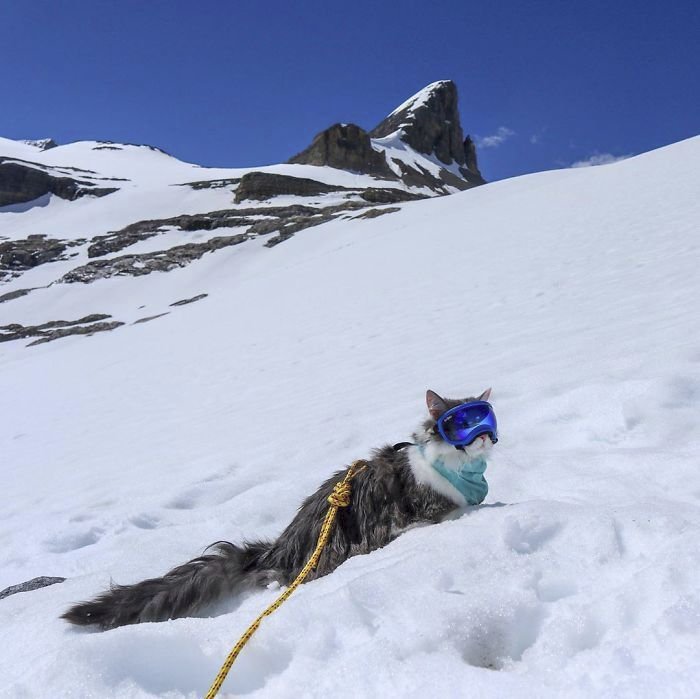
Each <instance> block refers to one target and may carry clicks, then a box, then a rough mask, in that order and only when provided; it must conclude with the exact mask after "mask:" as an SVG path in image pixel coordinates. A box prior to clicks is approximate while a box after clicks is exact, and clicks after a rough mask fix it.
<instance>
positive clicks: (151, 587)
mask: <svg viewBox="0 0 700 699" xmlns="http://www.w3.org/2000/svg"><path fill="white" fill-rule="evenodd" d="M490 393H491V389H488V390H487V391H485V392H484V393H482V394H481V395H480V396H479V397H478V398H464V399H462V400H451V399H444V398H441V397H440V396H439V395H438V394H437V393H435V392H433V391H428V392H427V394H426V403H427V406H428V412H429V413H430V418H429V419H427V420H426V421H425V422H424V423H423V425H422V426H421V427H420V428H419V429H418V430H417V431H416V432H415V433H414V434H413V443H404V444H403V445H396V446H395V447H392V446H388V445H387V446H384V447H381V448H379V449H377V450H375V451H374V453H373V455H372V458H371V459H368V460H367V464H368V466H367V468H365V470H364V471H362V472H361V473H358V475H357V476H356V477H355V479H354V480H353V482H352V501H351V503H350V506H349V507H345V508H341V509H340V510H339V512H338V517H337V520H336V525H335V528H334V529H333V532H332V534H331V537H330V539H329V541H328V544H327V546H326V548H325V549H324V551H323V554H322V555H321V558H320V560H319V563H318V566H317V567H316V569H315V570H314V571H312V572H311V573H310V575H309V577H308V578H307V580H313V579H314V578H318V577H320V576H322V575H327V574H328V573H330V572H332V571H333V570H335V569H336V568H337V567H338V566H339V565H340V564H341V563H343V561H345V560H346V559H348V558H349V557H350V556H356V555H358V554H361V553H369V552H370V551H374V550H375V549H378V548H381V547H382V546H385V545H386V544H388V543H389V542H390V541H392V540H393V539H395V538H396V537H397V536H399V534H400V533H401V532H402V531H404V530H405V529H407V528H408V527H410V526H411V525H415V524H419V523H436V522H440V521H441V520H442V519H443V518H444V517H445V516H446V515H448V514H449V513H450V512H452V511H454V510H455V509H456V508H459V507H464V506H465V505H477V504H479V503H480V502H481V501H482V500H483V499H484V497H485V495H486V492H487V490H488V486H487V485H486V481H485V480H484V478H483V470H484V468H485V465H486V464H485V456H486V455H487V454H488V451H489V449H490V448H491V446H492V444H491V440H490V439H489V437H487V436H486V435H482V436H481V437H478V438H477V439H476V440H475V441H474V442H473V443H472V444H470V445H468V446H465V447H462V448H459V449H455V447H454V446H451V445H450V444H448V443H447V442H445V441H444V440H443V439H442V437H441V436H440V434H439V432H438V430H437V427H436V421H437V419H438V418H439V417H440V415H442V413H444V412H445V411H446V410H449V409H450V408H452V407H455V406H457V405H459V404H460V403H464V402H467V401H472V400H488V398H489V396H490ZM438 464H439V466H440V469H441V470H442V474H445V475H442V474H441V472H440V470H438V469H437V465H438ZM470 464H476V468H475V470H474V473H473V480H474V484H475V487H476V489H475V490H473V491H470V494H468V495H464V494H463V493H462V492H461V491H460V490H458V489H457V487H456V486H454V485H453V484H452V483H451V482H450V478H448V477H446V476H452V475H453V474H451V473H447V472H446V470H447V471H452V472H453V473H462V474H464V473H465V472H466V473H467V477H468V478H469V477H471V476H470V474H469V466H470ZM344 474H345V471H344V470H343V471H339V472H337V473H336V474H334V475H333V476H332V477H331V478H329V479H328V480H327V481H326V482H325V483H323V485H321V487H320V488H319V489H318V490H317V491H316V492H315V493H314V494H313V495H311V496H309V497H308V498H307V499H306V500H305V501H304V502H303V504H302V506H301V507H300V509H299V511H298V512H297V514H296V516H295V517H294V519H293V520H292V521H291V523H290V524H289V525H288V526H287V528H286V529H285V530H284V531H283V532H282V533H281V534H280V536H279V537H278V538H277V539H276V540H274V541H255V542H245V543H242V544H241V545H235V544H231V543H229V542H217V543H216V544H213V545H212V546H211V547H210V548H213V549H214V552H213V553H208V554H205V555H203V556H200V557H199V558H195V559H193V560H191V561H189V562H187V563H185V564H183V565H181V566H178V567H177V568H173V569H172V570H171V571H170V572H168V573H166V574H165V575H164V576H163V577H161V578H152V579H149V580H144V581H142V582H139V583H136V584H135V585H113V586H112V587H111V589H110V590H108V591H106V592H104V593H102V594H101V595H99V596H98V597H97V598H95V599H94V600H92V601H90V602H82V603H79V604H76V605H75V606H73V607H71V608H70V609H69V610H68V611H66V613H65V614H63V616H62V618H63V619H66V620H67V621H69V622H71V623H72V624H79V625H82V626H89V625H95V626H98V627H100V628H101V629H111V628H114V627H117V626H123V625H125V624H136V623H139V622H144V621H164V620H166V619H173V618H177V617H183V616H192V615H194V614H197V613H201V612H202V611H203V610H204V609H206V608H207V607H209V606H211V605H213V604H214V603H216V602H217V601H219V600H221V599H223V598H224V597H226V596H229V595H234V594H236V593H240V592H242V591H244V590H248V589H251V588H256V587H265V586H266V585H268V584H270V583H271V582H274V581H276V582H278V583H279V584H280V585H288V584H289V583H290V582H291V581H292V580H294V578H295V577H296V576H297V574H298V573H299V571H300V570H301V569H302V568H303V567H304V565H305V564H306V562H307V560H308V559H309V557H310V555H311V553H312V551H313V549H314V547H315V545H316V541H317V539H318V535H319V530H320V526H321V522H322V520H323V517H324V515H325V513H326V510H327V509H328V503H327V498H328V496H329V495H330V493H331V491H332V489H333V486H334V485H335V484H336V483H337V482H338V481H339V480H341V479H342V477H343V476H344Z"/></svg>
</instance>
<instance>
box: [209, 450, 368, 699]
mask: <svg viewBox="0 0 700 699" xmlns="http://www.w3.org/2000/svg"><path fill="white" fill-rule="evenodd" d="M365 468H367V462H366V461H364V460H362V459H360V460H358V461H353V462H352V464H351V465H350V468H349V469H348V470H347V472H346V473H345V477H344V478H343V480H342V481H339V482H338V483H336V484H335V485H334V486H333V492H332V493H331V494H330V495H329V496H328V503H329V505H330V507H329V508H328V511H327V512H326V516H325V518H324V520H323V523H322V524H321V531H320V533H319V535H318V543H317V544H316V548H315V549H314V552H313V553H312V554H311V558H309V560H308V562H307V563H306V565H305V566H304V567H303V568H302V569H301V572H300V573H299V575H297V577H296V578H295V580H294V582H292V583H291V584H290V585H289V587H288V588H287V589H286V590H285V591H284V592H283V593H282V594H281V595H280V596H279V597H278V598H277V599H276V600H275V601H274V602H273V603H272V604H271V605H270V606H269V607H268V608H267V609H266V610H265V611H264V612H262V614H260V616H258V618H257V619H256V620H255V621H254V622H253V623H252V624H251V625H250V626H249V627H248V628H247V629H246V631H245V633H244V634H243V635H242V636H241V637H240V639H238V643H236V645H235V646H234V647H233V648H232V649H231V652H230V653H229V654H228V656H227V657H226V660H225V661H224V664H223V665H222V666H221V670H219V674H218V675H217V676H216V678H215V679H214V682H213V683H212V685H211V687H210V688H209V691H208V692H207V693H206V695H205V699H214V697H215V696H216V695H217V694H218V692H219V690H220V689H221V685H222V684H223V683H224V680H225V679H226V677H227V675H228V673H229V670H230V669H231V666H232V665H233V663H234V662H235V660H236V658H237V657H238V654H239V653H240V652H241V651H242V650H243V646H245V644H246V643H248V641H249V640H250V639H251V637H252V635H253V634H254V633H255V632H256V631H257V630H258V627H259V626H260V624H261V623H262V620H263V619H264V618H265V617H266V616H270V614H272V612H274V611H276V610H277V609H279V608H280V607H281V606H282V604H283V603H284V602H285V601H286V600H287V599H288V598H289V597H290V596H291V595H292V593H293V592H294V590H296V589H297V587H299V585H301V584H302V583H303V582H304V580H305V579H306V577H307V576H308V574H309V573H310V572H311V571H312V570H313V569H314V568H315V567H316V565H317V564H318V561H319V559H320V558H321V554H322V553H323V549H324V547H325V546H326V543H327V542H328V539H329V537H330V535H331V532H332V531H333V524H334V523H335V517H336V515H337V514H338V508H340V507H347V506H348V505H349V504H350V497H351V495H352V489H351V487H350V481H351V480H352V479H353V478H354V477H355V476H356V475H357V474H358V473H361V472H362V471H364V470H365Z"/></svg>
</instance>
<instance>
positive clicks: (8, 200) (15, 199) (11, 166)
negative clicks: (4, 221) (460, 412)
mask: <svg viewBox="0 0 700 699" xmlns="http://www.w3.org/2000/svg"><path fill="white" fill-rule="evenodd" d="M115 191H116V189H115V188H114V187H111V188H106V187H96V186H95V184H94V183H93V182H89V181H87V180H78V179H74V178H72V177H66V176H57V175H54V174H51V173H50V172H49V171H48V169H47V168H44V167H42V166H41V165H37V164H36V163H25V162H22V161H18V160H10V159H9V158H0V206H7V205H8V204H23V203H25V202H28V201H33V200H34V199H38V198H39V197H42V196H44V195H45V194H55V195H56V196H58V197H61V199H69V200H71V201H72V200H73V199H78V198H79V197H82V196H85V195H86V194H90V195H92V196H96V197H102V196H105V195H106V194H111V193H112V192H115Z"/></svg>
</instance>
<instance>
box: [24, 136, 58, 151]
mask: <svg viewBox="0 0 700 699" xmlns="http://www.w3.org/2000/svg"><path fill="white" fill-rule="evenodd" d="M21 143H26V144H27V145H28V146H34V147H35V148H38V149H39V150H51V148H57V147H58V143H56V141H54V140H53V138H36V139H29V140H24V141H21Z"/></svg>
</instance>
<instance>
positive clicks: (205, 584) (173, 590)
mask: <svg viewBox="0 0 700 699" xmlns="http://www.w3.org/2000/svg"><path fill="white" fill-rule="evenodd" d="M213 547H215V549H216V552H215V553H211V554H206V555H204V556H200V557H199V558H195V559H193V560H191V561H188V562H187V563H185V564H184V565H181V566H178V567H177V568H173V569H172V570H171V571H170V572H169V573H166V574H165V575H164V576H163V577H162V578H152V579H150V580H144V581H142V582H140V583H136V584H135V585H112V587H111V589H110V590H108V591H107V592H103V593H102V594H101V595H99V596H98V597H96V598H95V599H93V600H91V601H90V602H81V603H79V604H76V605H75V606H73V607H71V608H70V609H69V610H68V611H66V612H65V614H63V615H62V617H61V618H63V619H65V620H66V621H69V622H70V623H71V624H78V625H80V626H90V625H96V626H99V627H100V628H102V629H112V628H114V627H116V626H124V625H126V624H137V623H139V622H142V621H165V620H166V619H175V618H177V617H183V616H191V615H193V614H196V613H197V612H198V611H199V610H201V609H203V608H205V607H207V606H209V605H211V604H213V603H215V602H217V601H218V600H220V599H222V598H223V597H225V596H227V595H231V594H235V593H237V592H242V591H243V590H245V589H249V588H252V587H258V586H261V585H265V584H267V583H269V582H270V581H271V579H272V577H273V576H272V571H269V570H266V569H265V566H264V565H263V559H264V557H265V554H266V553H268V552H269V550H270V548H271V544H269V543H266V542H256V543H252V544H244V545H243V546H235V545H234V544H231V543H228V542H217V543H216V544H213Z"/></svg>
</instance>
